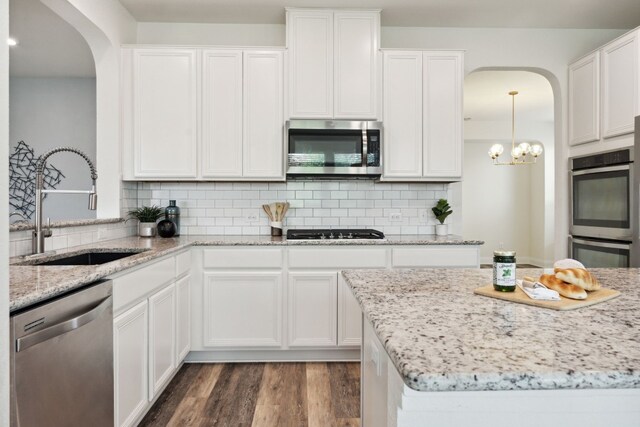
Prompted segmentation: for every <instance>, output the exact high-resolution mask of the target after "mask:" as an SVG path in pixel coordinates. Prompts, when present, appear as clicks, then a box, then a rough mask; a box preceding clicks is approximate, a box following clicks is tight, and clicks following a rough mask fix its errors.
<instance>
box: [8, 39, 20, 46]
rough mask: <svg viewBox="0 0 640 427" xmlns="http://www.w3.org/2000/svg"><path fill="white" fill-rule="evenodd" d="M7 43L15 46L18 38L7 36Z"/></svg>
mask: <svg viewBox="0 0 640 427" xmlns="http://www.w3.org/2000/svg"><path fill="white" fill-rule="evenodd" d="M7 44H8V45H9V46H15V45H17V44H18V40H16V39H12V38H11V37H9V38H8V39H7Z"/></svg>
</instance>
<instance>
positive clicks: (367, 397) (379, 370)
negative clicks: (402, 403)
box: [360, 322, 396, 427]
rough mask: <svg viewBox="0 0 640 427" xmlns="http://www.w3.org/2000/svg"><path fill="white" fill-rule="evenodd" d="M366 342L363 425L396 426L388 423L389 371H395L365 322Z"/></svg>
mask: <svg viewBox="0 0 640 427" xmlns="http://www.w3.org/2000/svg"><path fill="white" fill-rule="evenodd" d="M364 323H365V324H364V335H363V337H364V342H363V343H362V357H361V360H360V361H361V363H362V368H361V369H362V378H361V383H360V387H361V389H362V394H361V398H362V403H361V408H362V414H361V417H362V425H363V426H367V427H386V426H393V425H396V424H395V423H394V422H388V421H389V420H388V418H389V416H388V409H387V406H388V402H387V386H388V384H387V382H388V380H387V378H388V375H387V371H388V370H389V369H395V368H394V367H393V366H392V367H391V368H390V367H389V366H388V360H389V359H388V357H387V353H386V350H385V349H384V347H383V346H382V344H381V343H380V341H378V338H377V337H376V334H375V332H374V330H373V328H372V327H371V325H370V324H369V322H364Z"/></svg>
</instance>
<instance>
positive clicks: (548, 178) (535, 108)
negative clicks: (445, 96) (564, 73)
mask: <svg viewBox="0 0 640 427" xmlns="http://www.w3.org/2000/svg"><path fill="white" fill-rule="evenodd" d="M511 90H518V91H519V94H518V95H517V96H516V99H515V139H516V144H517V143H519V142H522V141H526V142H529V143H539V144H541V145H542V146H543V147H544V149H545V151H544V154H543V155H542V157H541V158H540V159H539V160H538V161H537V163H535V164H531V165H526V166H495V165H493V164H492V161H491V159H490V157H489V155H488V151H489V148H490V147H491V145H493V144H495V143H500V144H502V145H503V146H504V147H505V153H504V154H503V156H502V157H503V158H504V157H508V155H509V152H510V150H511V126H512V121H511V112H512V111H511V97H510V96H509V95H508V92H509V91H511ZM464 114H465V144H464V181H463V183H462V184H461V187H462V188H461V201H462V203H463V216H462V234H463V235H464V236H473V237H474V238H479V239H482V240H484V241H485V245H484V246H483V248H482V249H481V260H482V263H489V262H490V260H491V254H492V252H493V251H494V250H496V249H505V250H516V252H517V254H518V256H517V258H518V263H519V264H520V263H521V264H530V265H535V266H540V267H543V266H549V265H550V264H551V263H553V257H554V255H553V254H554V238H553V236H554V226H555V221H554V217H553V211H554V190H553V189H554V182H555V168H554V150H555V135H554V132H555V130H554V129H555V128H554V126H555V123H554V94H553V89H552V87H551V85H550V83H549V81H548V80H547V79H546V78H545V77H544V76H542V75H540V74H537V73H534V72H530V71H522V70H478V71H475V72H473V73H471V74H469V75H467V77H466V79H465V107H464ZM503 160H504V159H503Z"/></svg>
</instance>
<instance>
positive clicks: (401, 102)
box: [383, 51, 422, 178]
mask: <svg viewBox="0 0 640 427" xmlns="http://www.w3.org/2000/svg"><path fill="white" fill-rule="evenodd" d="M383 62H384V71H383V76H384V78H383V80H384V82H383V91H384V95H383V100H384V107H383V111H384V119H383V122H384V176H385V177H399V178H408V177H421V176H422V52H409V51H404V52H401V51H388V52H385V53H384V56H383Z"/></svg>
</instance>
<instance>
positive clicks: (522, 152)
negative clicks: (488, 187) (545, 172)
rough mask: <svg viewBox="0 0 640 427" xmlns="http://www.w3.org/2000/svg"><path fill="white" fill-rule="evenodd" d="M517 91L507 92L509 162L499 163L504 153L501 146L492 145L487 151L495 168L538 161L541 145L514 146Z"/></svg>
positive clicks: (522, 144)
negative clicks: (509, 112) (509, 127)
mask: <svg viewBox="0 0 640 427" xmlns="http://www.w3.org/2000/svg"><path fill="white" fill-rule="evenodd" d="M517 94H518V91H517V90H512V91H511V92H509V95H511V159H510V160H509V161H505V162H500V161H499V160H498V157H500V155H501V154H502V153H503V152H504V147H503V146H502V144H493V145H492V146H491V149H489V157H491V159H492V160H493V164H494V165H497V166H515V165H530V164H532V163H535V162H536V160H538V157H539V156H540V155H541V154H542V145H540V144H533V145H531V144H529V143H528V142H521V143H520V144H518V146H516V95H517Z"/></svg>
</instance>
